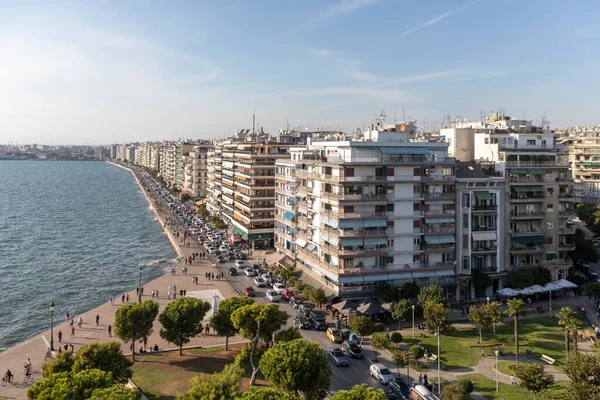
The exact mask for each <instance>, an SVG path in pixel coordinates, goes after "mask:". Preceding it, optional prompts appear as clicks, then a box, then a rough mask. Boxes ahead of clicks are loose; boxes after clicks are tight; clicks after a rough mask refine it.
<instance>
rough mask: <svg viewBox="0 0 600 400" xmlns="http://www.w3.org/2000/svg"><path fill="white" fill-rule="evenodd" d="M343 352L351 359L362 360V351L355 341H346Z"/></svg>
mask: <svg viewBox="0 0 600 400" xmlns="http://www.w3.org/2000/svg"><path fill="white" fill-rule="evenodd" d="M342 350H343V351H344V352H346V354H348V355H349V356H350V357H351V358H362V356H363V354H362V349H361V348H360V346H359V345H358V343H356V342H355V341H354V340H345V341H344V343H343V344H342Z"/></svg>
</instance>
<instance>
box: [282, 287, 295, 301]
mask: <svg viewBox="0 0 600 400" xmlns="http://www.w3.org/2000/svg"><path fill="white" fill-rule="evenodd" d="M293 296H294V291H293V290H292V289H283V290H282V291H281V298H282V299H284V300H286V301H290V299H291V298H292V297H293Z"/></svg>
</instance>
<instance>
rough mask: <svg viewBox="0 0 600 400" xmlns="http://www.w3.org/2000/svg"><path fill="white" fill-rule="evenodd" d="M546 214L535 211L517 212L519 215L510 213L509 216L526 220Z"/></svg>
mask: <svg viewBox="0 0 600 400" xmlns="http://www.w3.org/2000/svg"><path fill="white" fill-rule="evenodd" d="M545 214H546V213H545V212H543V211H535V212H519V213H514V212H511V213H510V216H511V217H512V218H521V217H523V218H526V217H543V216H544V215H545Z"/></svg>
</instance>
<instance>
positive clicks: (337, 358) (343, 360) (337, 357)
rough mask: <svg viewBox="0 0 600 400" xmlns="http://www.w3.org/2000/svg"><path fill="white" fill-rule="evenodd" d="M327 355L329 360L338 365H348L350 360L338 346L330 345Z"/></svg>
mask: <svg viewBox="0 0 600 400" xmlns="http://www.w3.org/2000/svg"><path fill="white" fill-rule="evenodd" d="M327 355H328V356H329V358H331V361H333V363H334V364H335V365H337V366H338V367H349V366H350V360H349V359H348V357H347V356H346V354H344V352H343V351H342V349H340V348H339V347H332V348H330V349H327Z"/></svg>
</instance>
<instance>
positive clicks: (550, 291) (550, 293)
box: [548, 289, 552, 316]
mask: <svg viewBox="0 0 600 400" xmlns="http://www.w3.org/2000/svg"><path fill="white" fill-rule="evenodd" d="M548 294H549V295H550V296H549V297H550V316H552V290H550V289H548Z"/></svg>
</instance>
